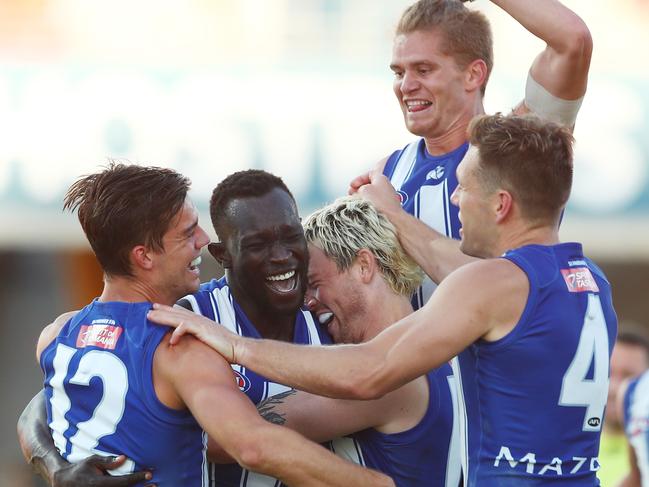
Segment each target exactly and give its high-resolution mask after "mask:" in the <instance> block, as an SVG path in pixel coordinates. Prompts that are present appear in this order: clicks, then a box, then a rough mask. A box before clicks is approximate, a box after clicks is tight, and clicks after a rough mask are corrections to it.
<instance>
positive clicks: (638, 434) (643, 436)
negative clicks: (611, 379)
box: [624, 371, 649, 485]
mask: <svg viewBox="0 0 649 487" xmlns="http://www.w3.org/2000/svg"><path fill="white" fill-rule="evenodd" d="M624 431H625V433H626V436H627V438H628V440H629V445H631V448H633V451H634V452H635V457H636V460H637V463H638V469H639V470H640V477H641V479H642V481H641V484H642V485H649V371H647V372H645V373H644V374H642V375H641V376H640V377H638V378H637V379H634V380H633V381H631V382H630V383H629V387H628V389H627V390H626V393H625V395H624Z"/></svg>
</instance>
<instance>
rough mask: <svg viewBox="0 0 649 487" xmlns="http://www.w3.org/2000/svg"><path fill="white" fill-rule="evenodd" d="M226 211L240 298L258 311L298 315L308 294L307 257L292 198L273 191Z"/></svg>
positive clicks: (234, 281) (228, 241)
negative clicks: (306, 290) (306, 292)
mask: <svg viewBox="0 0 649 487" xmlns="http://www.w3.org/2000/svg"><path fill="white" fill-rule="evenodd" d="M225 211H226V212H227V214H228V217H227V218H228V220H229V223H228V224H227V226H228V227H229V230H228V235H227V236H226V237H225V242H224V243H225V245H226V248H227V251H228V253H229V256H230V260H231V262H230V264H229V265H228V267H229V270H230V272H229V274H228V280H229V284H230V286H231V287H232V288H233V291H234V292H235V293H236V294H235V297H236V299H237V300H238V301H239V302H240V304H241V303H242V302H245V301H247V304H248V305H249V306H254V307H255V309H259V310H260V311H265V310H268V311H269V312H272V313H278V314H289V313H295V312H296V311H297V310H298V309H299V307H300V306H301V305H302V301H303V298H304V291H305V289H306V269H307V262H308V252H307V247H306V240H305V239H304V232H303V230H302V224H301V223H300V218H299V216H298V213H297V207H296V205H295V202H294V201H293V199H292V198H291V196H290V195H289V194H288V193H287V192H286V191H284V190H282V189H280V188H275V189H273V190H271V191H270V192H268V193H267V194H265V195H263V196H260V197H248V198H239V199H235V200H233V201H231V202H230V203H229V204H228V205H227V207H226V210H225Z"/></svg>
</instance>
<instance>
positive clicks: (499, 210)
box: [496, 189, 514, 223]
mask: <svg viewBox="0 0 649 487" xmlns="http://www.w3.org/2000/svg"><path fill="white" fill-rule="evenodd" d="M497 198H498V202H497V206H496V223H502V222H503V221H505V220H506V219H507V218H508V217H509V216H510V215H511V214H512V212H513V211H514V199H513V198H512V195H511V193H510V192H509V191H505V190H504V189H501V190H500V191H498V193H497Z"/></svg>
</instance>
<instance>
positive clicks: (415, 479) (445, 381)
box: [332, 364, 461, 487]
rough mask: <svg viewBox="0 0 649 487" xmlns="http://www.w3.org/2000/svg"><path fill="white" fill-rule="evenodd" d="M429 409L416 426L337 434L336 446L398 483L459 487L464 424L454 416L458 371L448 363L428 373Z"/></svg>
mask: <svg viewBox="0 0 649 487" xmlns="http://www.w3.org/2000/svg"><path fill="white" fill-rule="evenodd" d="M426 378H427V380H428V389H429V402H428V409H427V410H426V413H425V415H424V417H423V418H422V420H421V421H420V422H419V424H417V425H416V426H414V427H413V428H411V429H409V430H407V431H402V432H400V433H394V434H385V433H381V432H379V431H377V430H375V429H374V428H369V429H366V430H364V431H359V432H358V433H354V434H353V435H350V438H348V439H345V440H346V441H345V440H343V441H341V440H334V441H333V442H332V444H333V448H332V449H333V451H335V452H336V453H337V454H338V455H340V456H342V457H344V458H347V459H349V460H351V461H353V462H355V463H359V464H361V465H364V466H366V467H368V468H373V469H375V470H379V471H381V472H383V473H385V474H387V475H389V476H390V477H392V479H393V480H394V482H395V484H396V485H397V486H398V487H458V485H459V483H460V478H461V464H460V438H459V431H458V429H459V425H458V424H457V422H455V421H453V418H454V415H453V410H454V404H455V401H456V400H457V396H456V387H455V384H454V378H453V372H452V370H451V367H450V366H449V365H447V364H444V365H443V366H441V367H439V368H438V369H435V370H432V371H431V372H429V373H428V374H427V375H426Z"/></svg>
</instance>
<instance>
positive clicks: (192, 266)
mask: <svg viewBox="0 0 649 487" xmlns="http://www.w3.org/2000/svg"><path fill="white" fill-rule="evenodd" d="M201 261H202V259H201V256H200V255H199V256H198V257H196V258H195V259H194V260H192V261H191V262H190V263H189V270H190V271H192V272H196V271H198V267H199V266H200V265H201Z"/></svg>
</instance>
